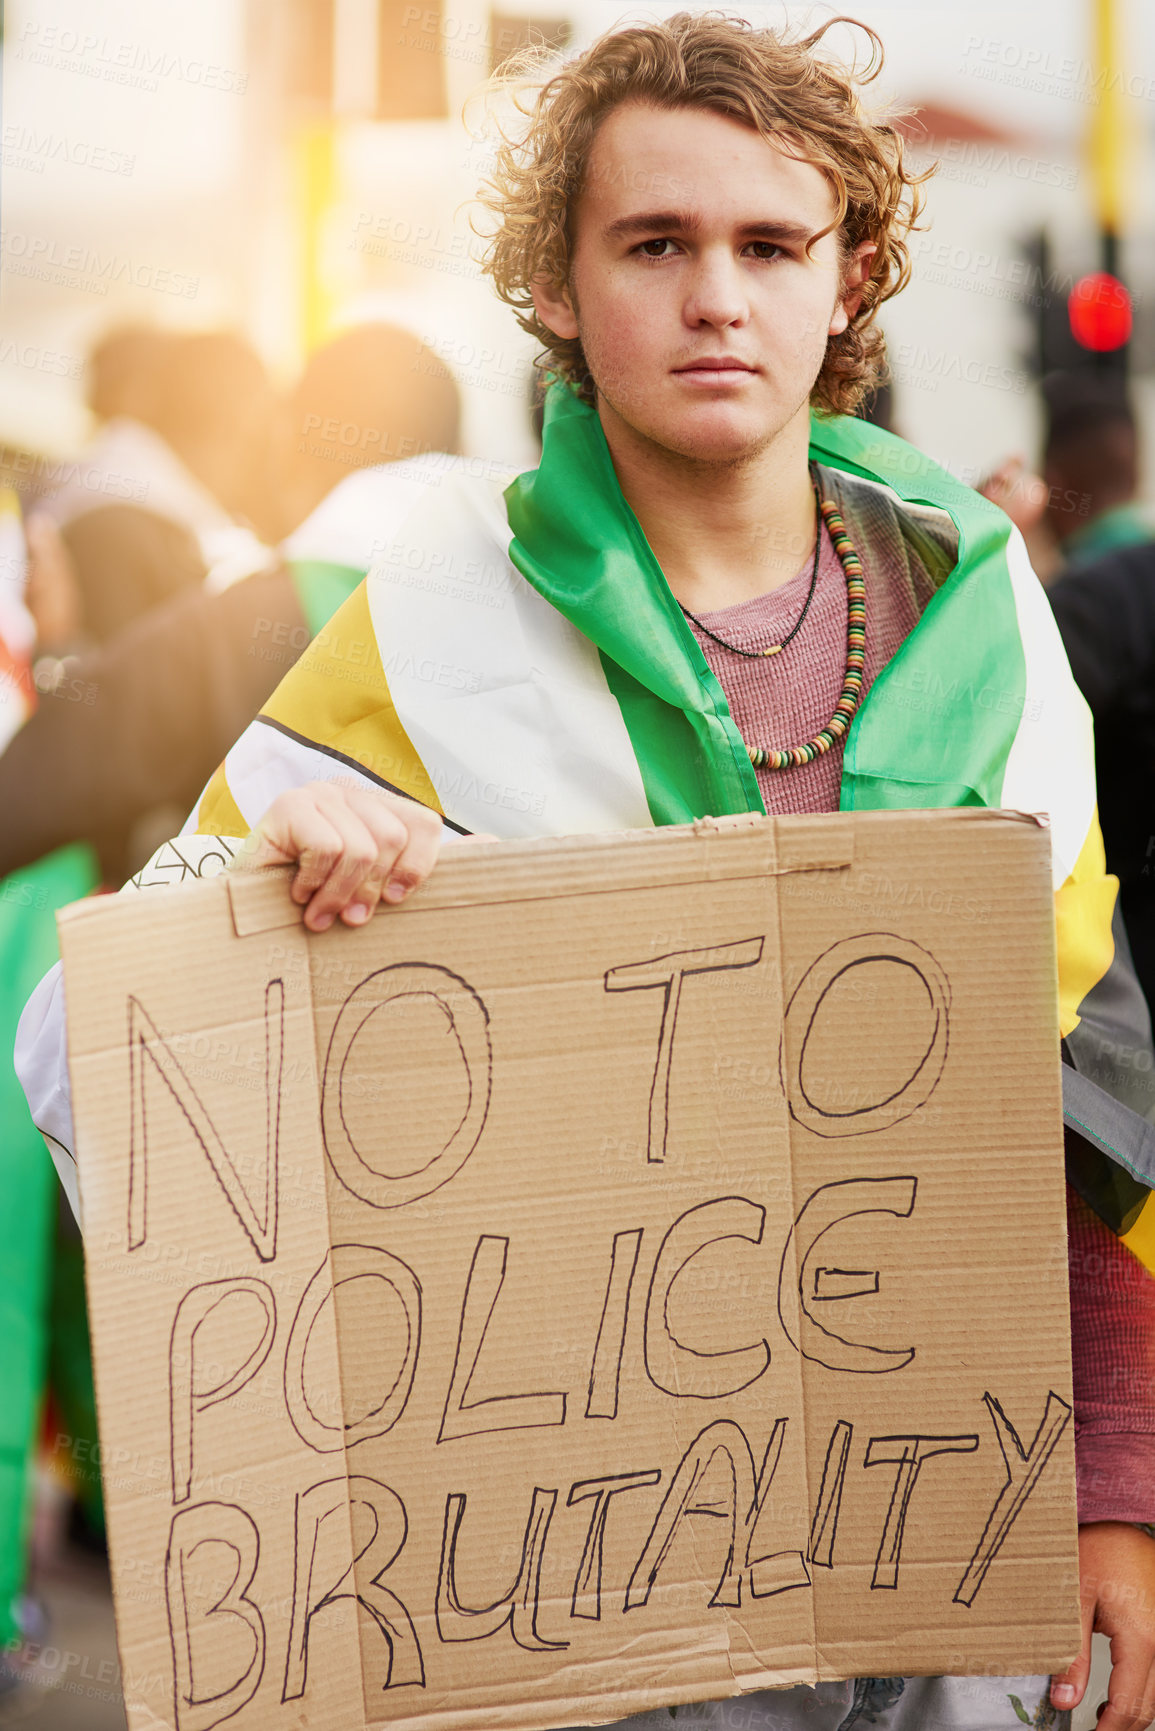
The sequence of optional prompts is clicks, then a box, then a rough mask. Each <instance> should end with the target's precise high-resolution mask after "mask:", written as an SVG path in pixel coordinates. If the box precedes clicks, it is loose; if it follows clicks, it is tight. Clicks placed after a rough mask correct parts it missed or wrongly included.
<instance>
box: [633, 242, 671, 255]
mask: <svg viewBox="0 0 1155 1731" xmlns="http://www.w3.org/2000/svg"><path fill="white" fill-rule="evenodd" d="M673 244H674V243H673V241H672V240H644V241H643V242H642V244H641V246H640V247H639V248H638V251H639V252H641V253H642V254H643V255H644V256H645V257H646V258H669V256H670V255H669V253H668V252H666V250H665V248H666V247H668V246H673Z"/></svg>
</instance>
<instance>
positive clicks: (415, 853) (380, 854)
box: [338, 788, 442, 925]
mask: <svg viewBox="0 0 1155 1731" xmlns="http://www.w3.org/2000/svg"><path fill="white" fill-rule="evenodd" d="M343 798H344V799H345V801H346V802H347V803H348V806H349V808H350V810H351V811H352V812H353V814H355V816H356V817H357V818H358V819H360V821H361V822H362V823H363V824H364V825H365V827H366V829H367V830H368V832H369V833H370V835H371V836H372V838H373V842H374V846H375V856H374V860H373V863H372V865H371V866H370V868H369V869H368V870H367V871H366V872H365V873H364V874H363V875H362V877H361V878H360V880H359V882H358V883H357V884H356V886H355V888H354V890H353V891H352V893H351V894H350V896H349V897H348V901H347V905H345V906H344V907H343V908H342V909H340V910H338V911H339V912H341V915H342V918H343V919H344V920H345V922H346V924H348V925H362V924H364V922H365V921H366V920H367V919H369V918H370V917H371V915H372V913H373V910H374V908H375V907H376V906H377V904H378V902H379V901H389V902H400V901H403V900H404V899H405V897H406V896H407V895H408V894H409V893H410V891H411V890H414V889H416V888H417V887H418V886H419V885H420V884H422V883H424V882H425V879H426V878H427V877H428V876H429V874H430V872H431V871H432V870H433V867H434V866H435V865H436V863H437V855H438V852H439V850H440V846H441V831H442V824H441V819H440V817H439V816H438V814H437V813H436V812H435V811H430V810H429V809H428V808H427V807H426V806H423V805H418V804H417V802H416V801H408V800H407V801H405V802H404V803H402V802H400V801H398V802H396V803H394V802H392V801H388V800H386V799H384V798H383V797H381V796H380V795H378V794H374V793H371V792H369V791H367V790H366V789H362V788H352V789H348V790H345V792H344V794H343Z"/></svg>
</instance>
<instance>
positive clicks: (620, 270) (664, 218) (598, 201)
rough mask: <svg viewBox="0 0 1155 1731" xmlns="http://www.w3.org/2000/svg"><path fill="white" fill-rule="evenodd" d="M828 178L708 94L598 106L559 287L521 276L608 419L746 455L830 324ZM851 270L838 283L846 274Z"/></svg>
mask: <svg viewBox="0 0 1155 1731" xmlns="http://www.w3.org/2000/svg"><path fill="white" fill-rule="evenodd" d="M835 212H836V205H835V199H834V193H833V190H832V188H831V187H830V184H829V182H828V181H827V180H826V178H825V177H824V175H822V174H821V173H820V171H819V170H818V169H816V168H814V167H812V166H811V165H810V164H809V163H804V162H796V161H794V160H793V159H792V158H791V157H788V156H786V155H785V154H784V153H783V152H782V151H781V150H779V149H778V148H777V147H776V146H774V145H773V144H770V143H768V142H767V141H766V140H765V139H764V138H763V137H762V136H761V135H760V134H759V133H757V132H755V131H753V130H752V129H751V128H750V127H747V126H743V125H741V124H739V122H737V121H735V120H730V119H729V118H727V117H726V116H725V115H720V114H715V113H713V112H711V111H709V110H706V109H696V108H680V109H672V110H671V109H659V108H651V107H648V106H646V105H644V104H642V103H638V102H628V103H623V104H622V105H621V106H620V107H619V108H616V109H614V110H613V112H612V113H611V114H610V115H609V116H608V117H607V118H606V120H605V121H604V122H603V123H602V125H601V128H600V129H599V131H598V134H597V137H596V138H595V140H594V145H593V149H592V151H591V153H590V159H589V163H588V165H587V172H586V179H585V183H584V186H583V189H582V192H581V195H580V198H579V200H578V204H577V209H576V212H575V213H574V246H573V259H572V269H571V279H570V287H569V289H568V290H565V291H558V290H551V289H548V288H545V287H544V286H543V287H540V288H538V289H535V296H534V298H535V302H536V304H537V308H538V312H539V315H540V316H541V318H542V320H543V322H544V323H545V324H547V325H548V326H549V327H550V329H552V330H554V331H556V332H557V334H558V335H559V336H562V337H570V336H580V338H581V343H582V349H583V351H584V353H585V357H586V361H587V363H588V365H589V369H590V372H591V374H592V375H593V379H594V382H595V384H596V385H597V389H598V397H599V409H600V412H601V415H602V419H603V424H604V425H605V427H606V433H607V437H609V438H610V441H611V445H612V444H613V442H614V433H615V430H616V431H617V432H619V433H621V434H622V435H624V436H627V437H632V438H633V439H634V440H637V439H640V440H641V441H643V442H644V443H648V444H651V445H656V446H658V447H660V448H662V449H664V450H666V451H669V452H673V453H677V454H678V455H680V456H683V457H688V458H691V459H696V460H698V461H703V462H721V463H733V462H736V461H737V462H741V461H745V460H749V459H750V458H751V457H754V456H757V455H758V454H759V453H760V452H761V451H763V450H765V449H766V448H767V447H768V446H769V444H770V443H771V442H772V441H773V440H774V439H775V438H776V437H777V435H778V434H779V433H781V432H782V430H783V428H785V427H787V426H788V425H789V424H790V423H791V422H793V421H795V420H796V418H798V417H800V416H801V417H805V416H806V415H807V414H808V405H809V397H810V392H811V389H812V387H813V384H814V381H815V379H816V378H817V376H818V373H819V371H820V370H821V367H822V362H823V357H824V355H825V351H826V343H827V338H828V337H829V336H830V335H832V334H836V333H838V332H839V331H842V330H845V328H846V325H847V321H848V316H849V315H848V311H847V307H846V305H845V304H844V301H846V300H849V304H850V308H851V309H853V307H854V305H855V295H854V289H855V288H857V286H858V284H859V282H860V281H861V280H862V277H863V274H864V272H865V268H866V263H865V261H866V258H867V257H868V256H869V253H870V252H872V251H873V250H874V249H873V247H863V248H860V249H859V253H858V254H857V255H856V257H855V259H854V260H852V261H851V266H850V270H849V273H847V274H846V276H845V277H844V272H843V269H842V261H841V260H840V257H839V247H838V239H837V235H836V233H834V232H831V233H829V234H825V235H823V237H822V239H821V240H819V241H817V242H816V243H815V245H814V246H813V248H812V249H811V251H810V253H807V250H806V244H807V242H808V241H809V240H810V239H811V238H812V236H814V235H816V234H818V233H819V232H820V231H821V230H822V229H824V228H826V227H827V225H828V224H829V223H830V222H832V221H833V220H834V216H835ZM848 285H852V286H849V293H848V292H847V289H848Z"/></svg>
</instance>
